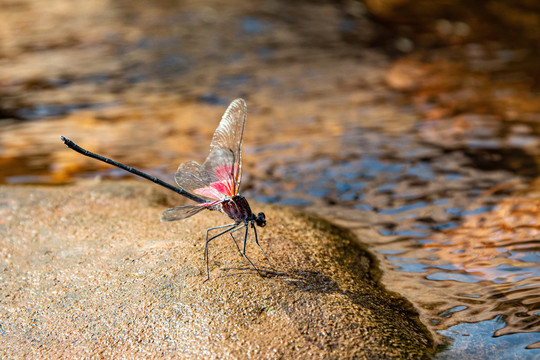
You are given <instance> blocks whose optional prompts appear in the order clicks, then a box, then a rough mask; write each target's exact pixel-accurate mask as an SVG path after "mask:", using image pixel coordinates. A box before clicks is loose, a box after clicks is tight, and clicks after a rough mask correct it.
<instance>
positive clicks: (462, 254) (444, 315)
mask: <svg viewBox="0 0 540 360" xmlns="http://www.w3.org/2000/svg"><path fill="white" fill-rule="evenodd" d="M19 3H20V4H22V5H21V6H19V5H17V4H19ZM57 3H58V4H60V5H61V6H60V8H62V9H63V10H62V11H57V10H58V9H57V10H55V9H54V7H51V6H50V4H49V2H48V1H24V0H21V1H19V2H17V4H15V3H14V4H12V6H11V7H8V8H7V10H5V11H9V13H10V14H11V15H12V16H7V17H6V18H5V19H4V20H5V21H6V23H5V24H3V28H2V29H7V31H4V32H0V39H1V40H3V41H2V42H1V45H0V60H1V61H2V66H1V67H0V84H1V85H2V87H1V90H0V91H1V93H0V95H1V96H0V120H2V122H0V126H1V131H0V166H1V169H2V172H1V173H0V182H6V183H32V182H37V183H58V182H64V181H67V180H69V179H71V178H72V177H73V176H95V175H104V176H107V177H112V178H116V177H119V176H124V173H122V172H118V170H116V169H110V168H107V167H105V166H104V165H103V166H102V165H101V164H97V163H95V162H91V161H87V160H86V159H84V158H83V157H81V156H79V155H77V154H73V153H72V152H69V151H66V149H65V147H63V146H62V145H61V144H60V142H59V139H58V135H60V134H63V135H66V136H67V135H69V136H70V137H73V139H74V140H77V142H78V143H81V145H83V146H85V147H88V148H89V149H91V150H93V151H96V152H99V153H104V154H107V155H109V156H111V157H113V158H115V159H118V160H119V161H122V162H124V163H128V164H130V165H133V166H137V167H140V168H142V169H143V170H148V171H150V172H152V173H153V174H155V175H158V176H160V177H162V178H165V179H168V180H171V178H170V176H171V174H173V173H174V171H175V170H176V166H177V165H178V164H179V163H181V162H183V161H187V160H202V159H203V157H204V156H205V155H206V154H207V146H208V141H209V138H210V136H211V132H212V131H213V130H214V129H215V125H216V123H217V121H218V119H219V116H221V113H222V111H223V107H224V106H226V105H227V104H228V102H229V101H230V100H231V98H233V97H237V96H246V97H247V98H248V105H249V122H248V127H247V129H246V143H245V147H244V152H245V158H244V166H245V167H246V169H247V171H246V172H245V177H244V182H243V190H244V192H246V193H247V196H249V197H250V198H253V199H255V200H258V201H262V202H269V203H279V204H285V205H299V206H309V205H314V208H316V210H317V211H320V212H323V213H325V214H326V216H328V217H332V216H334V217H336V219H337V220H339V221H341V222H342V223H344V224H345V225H347V226H350V227H351V228H352V229H353V230H355V231H357V233H358V235H359V238H360V240H361V241H364V242H366V243H367V244H368V245H369V247H370V249H371V250H372V251H374V252H375V253H376V254H377V256H378V258H379V260H380V264H381V267H382V268H383V270H384V276H383V281H384V283H385V285H386V286H387V287H388V288H390V289H392V290H396V291H398V292H399V293H402V294H404V295H405V296H407V297H408V298H409V299H410V300H411V301H412V302H414V304H415V305H416V306H417V307H418V308H419V309H420V312H421V316H422V320H423V321H424V323H425V324H428V325H429V326H430V329H431V330H432V331H433V332H435V333H438V334H440V335H444V336H448V337H451V338H453V339H455V342H454V345H453V347H451V351H450V352H449V354H453V355H451V356H453V357H454V358H459V357H460V355H462V354H467V356H465V355H463V356H462V357H463V358H464V357H467V358H470V357H471V356H469V355H471V354H475V352H474V351H475V349H474V343H475V342H482V343H483V344H486V346H487V348H486V349H487V350H486V351H491V350H493V351H492V352H491V353H489V352H488V353H486V354H489V355H491V354H493V355H494V356H495V357H504V358H512V356H513V355H512V354H513V353H516V354H518V355H516V357H520V358H526V357H531V358H532V357H533V356H537V352H534V351H535V350H527V351H524V349H525V347H527V348H533V347H536V348H538V347H540V344H539V343H537V341H538V338H539V332H540V273H539V272H540V270H539V269H540V247H539V234H538V232H539V231H540V222H539V221H538V219H539V218H540V216H539V215H540V214H539V212H540V209H539V207H538V204H540V196H539V195H538V184H537V180H536V179H538V178H539V177H540V168H539V164H540V151H539V147H538V144H539V143H540V127H539V126H538V124H539V121H538V120H539V118H540V115H539V114H540V107H539V105H538V104H540V102H539V101H538V94H537V92H536V93H535V92H534V91H535V89H536V90H537V88H538V83H539V82H538V78H539V77H538V66H537V64H538V59H537V58H535V57H534V56H532V57H529V54H530V52H529V51H528V50H527V49H526V48H523V49H519V48H518V49H515V48H510V47H509V46H506V45H504V44H501V43H500V42H498V41H488V42H482V41H480V40H479V38H478V37H479V36H481V35H482V34H483V33H484V34H485V30H486V29H485V28H483V27H482V26H478V19H475V18H474V16H476V15H477V14H480V13H482V11H483V12H487V13H489V14H495V15H497V16H495V18H498V16H499V17H500V19H502V20H501V21H506V22H507V23H508V22H510V23H513V24H514V26H515V27H516V28H523V27H525V28H527V26H529V28H528V29H524V31H522V32H521V33H520V34H521V35H522V36H519V39H512V42H513V41H514V40H515V41H516V42H518V41H519V42H521V41H526V40H527V39H528V37H529V36H531V34H532V35H533V36H536V35H534V34H536V32H535V31H532V30H536V28H537V22H535V20H534V19H537V18H538V16H537V15H536V14H535V13H533V12H531V13H530V16H527V17H526V19H532V20H530V21H531V23H532V25H530V24H529V25H526V24H527V23H526V22H522V21H517V22H516V19H518V20H519V19H520V17H519V16H514V15H508V16H506V15H507V14H516V12H515V11H517V12H518V13H519V12H521V11H522V10H523V9H522V8H521V7H520V6H521V5H518V6H517V7H513V6H512V3H511V2H507V1H499V2H497V4H498V6H499V7H501V6H502V7H503V8H509V9H510V10H512V9H513V10H514V11H508V12H507V11H505V10H504V9H503V10H501V8H497V7H495V6H493V7H488V8H484V6H483V5H477V4H476V5H472V3H470V2H466V3H465V2H456V4H458V3H459V4H460V5H459V6H456V7H455V8H454V9H453V11H455V12H456V15H455V16H457V14H459V13H460V12H461V11H463V12H464V13H466V16H464V17H463V19H461V20H454V19H447V18H446V17H448V16H449V14H447V13H446V11H442V12H441V7H439V6H437V4H436V2H426V1H418V2H410V1H405V2H403V1H396V2H394V1H386V2H376V1H375V2H374V1H371V2H369V11H372V12H373V13H375V14H377V15H378V16H381V17H382V18H383V19H387V20H388V21H389V22H398V23H399V21H403V19H407V24H404V27H405V31H404V34H402V35H400V36H399V37H398V38H390V39H389V40H388V41H390V42H391V43H392V44H393V45H392V46H391V47H392V49H393V50H391V51H398V52H400V53H408V52H412V51H413V50H414V47H415V46H418V45H421V44H427V45H435V48H436V49H433V48H431V47H428V50H427V51H426V52H424V53H421V54H420V55H421V56H418V57H421V58H422V59H424V60H425V61H423V62H420V61H419V60H418V57H415V56H411V57H410V58H405V59H398V60H396V61H393V60H391V59H389V58H388V57H387V56H386V55H384V54H381V53H380V52H378V51H374V50H373V49H372V48H371V46H372V45H374V44H376V43H377V42H378V41H380V42H382V43H383V47H386V46H387V45H388V44H387V43H386V41H387V40H385V39H383V38H384V36H381V34H379V32H381V33H383V32H384V31H385V29H381V28H380V27H379V26H380V24H373V23H372V22H371V21H370V20H369V18H368V17H366V16H364V15H365V13H366V11H367V6H368V5H364V3H360V2H355V1H347V2H344V3H343V4H344V5H343V8H342V9H337V8H336V7H337V5H336V4H337V3H328V4H326V3H324V2H303V3H301V4H300V3H299V5H297V6H296V7H291V6H289V5H286V2H279V1H277V2H276V1H272V2H264V1H263V2H261V3H260V5H261V6H254V7H253V8H251V7H249V6H246V5H245V4H243V3H241V2H232V3H231V2H219V1H216V2H197V3H195V2H194V3H184V2H170V1H156V2H151V3H150V2H148V3H145V4H144V5H140V4H138V3H136V2H124V1H100V2H85V1H61V0H59V1H58V2H57ZM367 3H368V2H366V4H367ZM258 4H259V3H258ZM399 4H408V5H409V6H410V7H409V8H408V9H401V10H403V11H405V10H408V11H409V12H407V13H409V14H411V13H412V14H426V13H428V12H429V13H430V14H431V16H432V18H430V20H429V21H428V22H426V23H424V24H423V25H422V24H421V23H422V19H423V18H422V16H416V15H414V16H403V14H405V13H406V12H403V14H402V13H401V10H400V12H398V16H394V15H395V13H393V11H392V7H393V6H399ZM415 4H418V5H415ZM471 6H473V10H474V11H470V9H471ZM527 6H531V7H533V5H532V3H531V4H527ZM141 7H143V8H141ZM426 9H427V10H426ZM32 14H33V15H34V16H36V17H38V16H39V18H40V19H41V21H40V22H28V20H27V19H29V18H32ZM393 14H394V15H393ZM386 16H388V17H386ZM321 19H323V21H321ZM409 19H419V20H418V24H421V26H419V28H416V29H414V27H415V26H417V25H418V24H414V23H410V20H409ZM20 24H23V25H24V26H20ZM58 24H61V26H59V25H58ZM426 24H428V26H424V25H426ZM494 27H495V28H496V29H497V30H498V29H499V28H500V27H499V26H498V25H497V23H495V25H494ZM223 29H226V30H227V31H224V30H223ZM407 29H408V30H407ZM426 29H432V30H431V31H432V32H433V29H435V30H436V33H435V34H433V33H429V34H426V33H425V32H426ZM471 29H473V30H474V29H481V30H482V29H483V30H484V32H482V31H471ZM44 30H46V31H44ZM412 30H415V31H412ZM488 30H493V29H488ZM407 31H409V33H408V34H407ZM509 33H512V32H509ZM414 34H419V35H418V36H417V38H415V37H414V36H413V35H414ZM501 35H508V34H501ZM468 37H469V38H468ZM365 44H370V46H369V47H367V46H365ZM444 44H446V45H448V46H447V47H444V46H443V45H444ZM460 44H461V45H462V46H459V45H460ZM441 46H443V47H442V48H441ZM533 53H534V52H533ZM413 55H414V54H413ZM533 55H534V54H533ZM399 92H401V93H399ZM36 120H41V121H36ZM72 135H73V136H72ZM164 165H165V166H164ZM81 174H82V175H81ZM167 177H169V178H167ZM343 209H344V210H343ZM371 228H374V229H375V230H376V231H377V233H378V234H379V235H382V236H376V237H375V236H372V237H370V236H368V235H369V231H370V230H369V229H371ZM366 229H368V230H366ZM492 335H496V336H497V337H495V338H492ZM491 346H493V347H492V348H491ZM501 349H502V350H501ZM501 354H502V355H501ZM531 354H533V355H531ZM441 356H443V357H444V356H446V355H445V354H444V353H443V354H442V355H441ZM487 357H489V356H487Z"/></svg>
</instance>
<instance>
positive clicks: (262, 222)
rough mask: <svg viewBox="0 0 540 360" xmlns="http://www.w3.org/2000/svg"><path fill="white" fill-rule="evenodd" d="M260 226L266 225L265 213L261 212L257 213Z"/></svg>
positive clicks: (257, 221)
mask: <svg viewBox="0 0 540 360" xmlns="http://www.w3.org/2000/svg"><path fill="white" fill-rule="evenodd" d="M255 222H256V223H257V225H258V226H260V227H264V226H265V225H266V217H265V216H264V213H262V212H260V213H259V214H258V215H257V219H256V220H255Z"/></svg>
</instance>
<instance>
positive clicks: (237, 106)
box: [205, 99, 247, 196]
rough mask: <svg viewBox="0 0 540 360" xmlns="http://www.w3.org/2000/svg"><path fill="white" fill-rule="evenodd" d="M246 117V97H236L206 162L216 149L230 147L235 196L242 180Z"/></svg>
mask: <svg viewBox="0 0 540 360" xmlns="http://www.w3.org/2000/svg"><path fill="white" fill-rule="evenodd" d="M246 117H247V105H246V102H245V101H244V99H236V100H234V101H233V102H231V104H230V105H229V107H228V108H227V110H226V111H225V114H223V117H222V118H221V121H220V122H219V125H218V127H217V129H216V131H215V132H214V137H213V138H212V143H211V144H210V155H208V159H207V160H206V162H205V164H206V163H207V162H208V160H209V159H210V157H211V156H212V153H213V152H214V151H216V150H218V149H230V151H231V152H232V155H233V156H232V162H231V163H230V167H231V169H232V179H233V183H234V189H233V190H234V191H233V192H232V193H233V196H234V195H236V194H237V193H238V190H239V188H240V182H241V180H242V138H243V136H244V128H245V125H246ZM205 168H206V167H205ZM207 170H208V169H207ZM229 196H230V195H229Z"/></svg>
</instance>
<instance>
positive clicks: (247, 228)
mask: <svg viewBox="0 0 540 360" xmlns="http://www.w3.org/2000/svg"><path fill="white" fill-rule="evenodd" d="M244 226H245V227H246V234H245V236H244V251H243V253H242V255H244V257H245V258H246V259H247V261H249V263H250V264H251V266H253V268H254V269H255V271H257V274H259V276H260V277H264V276H263V275H262V274H261V272H260V271H259V269H257V267H256V266H255V265H254V264H253V262H252V261H251V260H250V258H248V257H247V255H246V242H247V237H248V231H249V226H248V224H244Z"/></svg>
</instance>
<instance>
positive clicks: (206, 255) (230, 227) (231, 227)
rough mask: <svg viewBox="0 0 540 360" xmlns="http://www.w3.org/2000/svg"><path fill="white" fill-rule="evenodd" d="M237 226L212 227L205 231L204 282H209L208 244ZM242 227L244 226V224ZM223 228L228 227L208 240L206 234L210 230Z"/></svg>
mask: <svg viewBox="0 0 540 360" xmlns="http://www.w3.org/2000/svg"><path fill="white" fill-rule="evenodd" d="M238 225H239V224H237V223H234V224H229V225H222V226H216V227H213V228H210V229H208V230H206V243H205V245H204V258H205V259H206V274H207V278H206V280H205V281H208V280H210V266H209V265H208V261H209V259H208V243H209V242H210V241H212V240H214V239H215V238H217V237H220V236H221V235H223V234H225V233H227V232H229V231H231V230H232V229H234V228H235V227H236V226H238ZM244 225H245V224H244ZM224 227H228V229H227V230H224V231H222V232H220V233H219V234H217V235H214V236H212V237H211V238H210V239H209V238H208V232H209V231H210V230H214V229H221V228H224Z"/></svg>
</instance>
